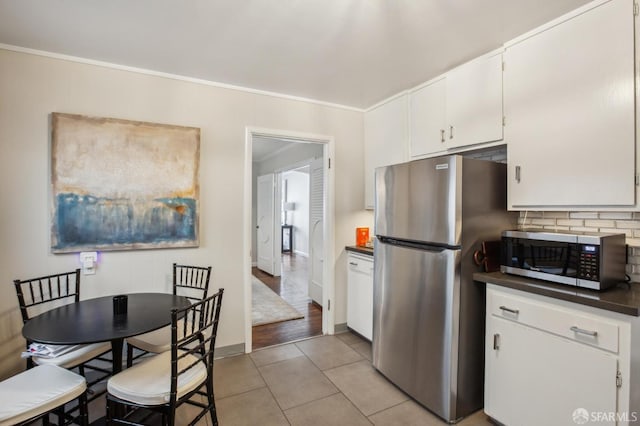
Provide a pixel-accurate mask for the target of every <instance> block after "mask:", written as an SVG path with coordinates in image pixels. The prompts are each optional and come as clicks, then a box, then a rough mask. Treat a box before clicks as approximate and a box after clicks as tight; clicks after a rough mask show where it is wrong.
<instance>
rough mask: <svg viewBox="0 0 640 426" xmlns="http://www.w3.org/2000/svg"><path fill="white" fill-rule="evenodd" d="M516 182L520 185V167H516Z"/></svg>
mask: <svg viewBox="0 0 640 426" xmlns="http://www.w3.org/2000/svg"><path fill="white" fill-rule="evenodd" d="M516 182H518V183H520V166H516Z"/></svg>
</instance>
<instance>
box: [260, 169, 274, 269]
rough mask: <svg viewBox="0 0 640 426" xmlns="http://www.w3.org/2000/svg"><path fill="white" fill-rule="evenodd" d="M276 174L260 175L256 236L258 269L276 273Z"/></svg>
mask: <svg viewBox="0 0 640 426" xmlns="http://www.w3.org/2000/svg"><path fill="white" fill-rule="evenodd" d="M274 179H275V177H274V174H273V173H269V174H267V175H264V176H258V201H257V206H256V210H257V212H256V216H257V221H256V222H257V223H256V227H257V230H256V238H257V250H258V269H261V270H263V271H264V272H266V273H269V274H271V275H273V274H274V272H275V270H274V246H275V245H274V242H273V239H274V226H273V224H274V218H273V211H274V210H273V206H274V201H273V200H274V192H275V185H274Z"/></svg>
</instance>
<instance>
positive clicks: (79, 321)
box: [22, 293, 191, 374]
mask: <svg viewBox="0 0 640 426" xmlns="http://www.w3.org/2000/svg"><path fill="white" fill-rule="evenodd" d="M126 296H127V312H126V313H125V314H118V315H116V314H114V306H113V297H114V296H104V297H98V298H95V299H87V300H81V301H80V302H78V303H71V304H68V305H64V306H60V307H58V308H54V309H51V310H49V311H46V312H43V313H42V314H40V315H38V316H35V317H33V318H31V319H30V320H29V321H27V322H26V323H25V324H24V326H23V327H22V335H23V336H24V337H25V338H26V339H28V340H31V341H34V342H38V343H49V344H55V345H78V344H87V343H97V342H106V341H110V342H111V349H112V351H113V374H116V373H118V372H120V371H121V370H122V346H123V344H124V339H125V338H127V337H131V336H136V335H138V334H143V333H147V332H149V331H153V330H157V329H159V328H162V327H164V326H166V325H169V324H171V309H173V308H184V307H187V306H189V305H190V304H191V302H190V301H189V299H188V298H187V297H184V296H175V295H173V294H166V293H132V294H127V295H126Z"/></svg>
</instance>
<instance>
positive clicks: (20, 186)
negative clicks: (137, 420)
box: [0, 50, 363, 378]
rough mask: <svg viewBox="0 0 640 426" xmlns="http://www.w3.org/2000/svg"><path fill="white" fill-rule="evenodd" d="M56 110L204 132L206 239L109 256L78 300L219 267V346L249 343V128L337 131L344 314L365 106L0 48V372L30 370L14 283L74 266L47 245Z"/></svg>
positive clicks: (161, 284)
mask: <svg viewBox="0 0 640 426" xmlns="http://www.w3.org/2000/svg"><path fill="white" fill-rule="evenodd" d="M51 112H66V113H77V114H84V115H92V116H99V117H116V118H123V119H130V120H138V121H149V122H155V123H167V124H175V125H183V126H194V127H199V128H200V129H201V147H200V247H199V248H189V249H176V250H143V251H121V252H104V253H103V254H102V257H101V264H100V265H99V266H98V272H97V274H96V275H93V276H83V277H82V279H83V294H82V298H91V297H97V296H102V295H111V294H117V293H128V292H136V291H168V290H169V288H170V284H169V282H170V273H171V267H170V265H171V263H172V262H184V263H191V264H199V265H211V266H213V276H212V283H211V285H212V287H213V288H214V289H215V288H218V287H224V288H225V297H224V303H223V309H222V319H221V324H220V329H219V336H218V346H229V345H235V344H240V343H243V342H244V331H245V327H244V312H243V309H244V303H243V282H242V276H243V271H242V265H243V259H245V258H244V256H249V255H250V254H249V253H244V252H243V238H242V235H243V214H242V211H243V179H244V173H243V167H244V150H245V131H246V127H247V126H252V127H259V128H270V129H280V130H287V131H293V132H303V133H312V134H323V135H330V136H333V137H334V138H335V158H334V159H333V160H332V167H335V180H336V197H335V210H336V235H335V246H334V247H333V250H334V255H335V259H336V264H335V265H334V267H335V271H336V273H335V276H336V298H335V304H336V323H338V324H339V323H344V322H345V321H346V306H345V301H346V272H344V271H346V255H345V254H344V246H345V245H348V244H351V243H352V241H353V229H354V228H355V227H356V226H358V225H359V223H358V219H357V218H358V215H359V214H360V213H359V212H361V209H362V205H363V202H362V200H363V178H362V176H363V169H362V161H361V158H362V155H363V114H362V113H361V112H358V111H352V110H348V109H342V108H335V107H331V106H325V105H320V104H315V103H310V102H303V101H299V100H292V99H285V98H279V97H273V96H267V95H264V94H254V93H250V92H243V91H238V90H232V89H226V88H220V87H214V86H210V85H204V84H197V83H193V82H185V81H180V80H175V79H169V78H165V77H159V76H151V75H148V74H142V73H136V72H130V71H124V70H118V69H114V68H107V67H100V66H97V65H89V64H83V63H79V62H72V61H67V60H62V59H53V58H48V57H44V56H37V55H32V54H26V53H19V52H13V51H8V50H0V182H1V183H0V185H1V190H0V206H1V208H0V250H1V252H0V253H1V256H0V282H2V283H3V286H2V289H3V290H0V292H1V293H0V295H1V297H0V343H1V344H0V378H3V377H6V376H8V375H9V374H11V373H13V372H15V371H17V370H19V369H21V368H23V366H24V361H23V360H21V359H20V357H19V353H20V351H21V350H22V349H23V345H24V340H23V339H22V337H21V333H20V330H21V320H20V314H19V311H18V305H17V299H16V296H15V291H14V289H13V286H12V285H11V281H12V280H13V279H15V278H29V277H35V276H40V275H45V274H49V273H55V272H62V271H67V270H71V269H74V268H76V267H77V266H78V260H77V255H75V254H59V255H53V254H51V253H50V237H49V227H50V220H49V214H50V207H51V197H50V190H49V188H50V176H49V174H50V158H49V143H50V128H49V120H50V113H51Z"/></svg>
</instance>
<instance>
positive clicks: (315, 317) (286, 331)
mask: <svg viewBox="0 0 640 426" xmlns="http://www.w3.org/2000/svg"><path fill="white" fill-rule="evenodd" d="M307 263H308V258H307V257H304V256H300V255H296V254H286V253H284V254H283V255H282V276H281V277H274V276H272V275H269V274H267V273H265V272H263V271H261V270H259V269H258V268H256V267H253V268H252V269H251V273H252V274H253V276H255V277H256V278H258V279H260V281H262V282H263V283H265V284H266V285H267V286H268V287H269V288H271V289H272V290H273V291H274V292H276V293H277V294H278V295H280V297H282V298H283V299H284V300H286V301H287V302H288V303H289V304H290V305H291V306H293V307H294V308H296V309H297V310H298V311H299V312H300V313H302V314H303V315H304V318H301V319H297V320H289V321H282V322H277V323H272V324H265V325H259V326H256V327H253V332H252V342H253V349H259V348H264V347H267V346H273V345H278V344H281V343H287V342H292V341H294V340H299V339H304V338H307V337H312V336H319V335H321V334H322V308H321V307H320V306H319V305H317V304H315V303H313V302H311V299H310V298H309V297H308V291H307V282H308V278H307V277H308V265H307Z"/></svg>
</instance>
